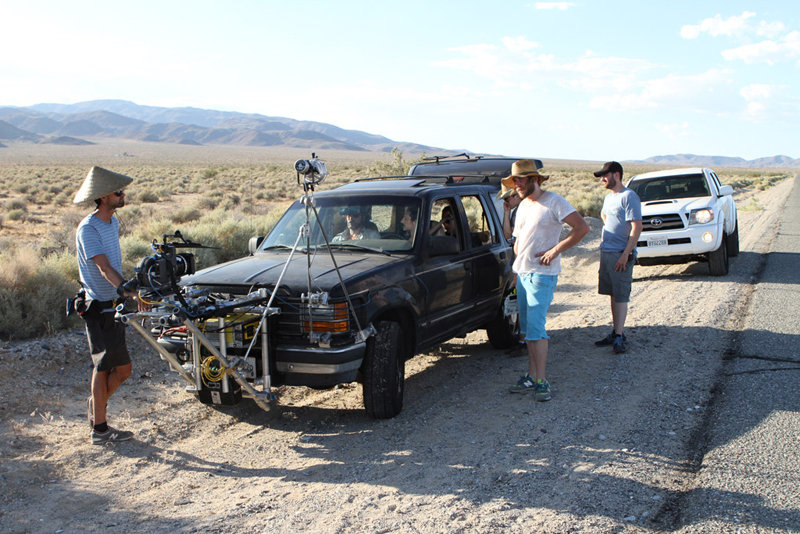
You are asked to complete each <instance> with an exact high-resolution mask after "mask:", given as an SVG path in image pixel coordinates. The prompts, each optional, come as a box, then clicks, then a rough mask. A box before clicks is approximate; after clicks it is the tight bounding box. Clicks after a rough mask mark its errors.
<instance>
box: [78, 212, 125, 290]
mask: <svg viewBox="0 0 800 534" xmlns="http://www.w3.org/2000/svg"><path fill="white" fill-rule="evenodd" d="M75 245H76V248H77V255H78V272H79V273H80V277H81V283H83V285H84V287H85V288H86V293H88V294H89V296H90V297H91V298H92V299H94V300H102V301H106V300H114V299H115V298H117V296H118V295H117V288H115V287H114V286H113V285H111V282H109V281H108V280H106V279H105V278H103V275H102V274H100V269H99V268H98V267H97V264H96V263H95V262H94V261H93V260H92V258H94V257H95V256H97V255H99V254H105V255H106V257H107V258H108V261H109V262H110V263H111V266H112V267H113V268H114V269H116V270H117V272H118V273H122V250H121V249H120V246H119V221H118V220H117V218H116V217H113V216H112V217H111V222H110V223H107V222H104V221H103V220H102V219H100V218H99V217H96V216H95V215H94V214H91V215H88V216H87V217H86V218H84V219H83V220H82V221H81V223H80V224H79V225H78V230H77V232H76V233H75Z"/></svg>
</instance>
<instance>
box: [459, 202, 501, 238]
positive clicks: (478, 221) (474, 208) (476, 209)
mask: <svg viewBox="0 0 800 534" xmlns="http://www.w3.org/2000/svg"><path fill="white" fill-rule="evenodd" d="M461 203H462V204H463V205H464V211H465V213H466V214H467V222H468V224H469V242H470V244H471V246H472V247H473V248H474V247H480V246H483V245H487V244H489V243H497V242H498V241H499V238H498V235H497V232H496V230H495V228H494V226H493V225H492V222H491V220H490V219H489V217H488V215H487V214H486V211H485V210H484V206H483V203H482V202H481V199H480V198H479V197H477V196H463V197H461Z"/></svg>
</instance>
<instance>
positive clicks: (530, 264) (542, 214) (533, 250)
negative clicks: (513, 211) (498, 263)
mask: <svg viewBox="0 0 800 534" xmlns="http://www.w3.org/2000/svg"><path fill="white" fill-rule="evenodd" d="M574 211H575V208H573V207H572V205H571V204H570V203H569V202H567V199H565V198H564V197H562V196H561V195H557V194H555V193H551V192H550V191H545V192H543V193H542V196H540V197H539V198H538V199H537V200H530V199H529V198H526V199H524V200H523V201H522V202H521V203H520V205H519V207H518V208H517V220H516V221H515V222H514V233H513V235H514V237H515V238H516V239H517V258H516V259H515V260H514V265H513V269H514V272H515V273H517V274H527V273H540V274H550V275H552V274H558V273H560V272H561V255H560V254H559V255H558V256H557V257H556V259H554V260H553V261H551V262H550V265H543V264H541V263H539V258H537V257H536V254H538V253H540V252H547V251H548V250H550V249H551V248H553V247H554V246H556V245H557V244H558V242H559V241H560V240H561V228H562V226H563V222H562V221H563V220H564V219H565V218H566V217H567V216H568V215H569V214H570V213H572V212H574Z"/></svg>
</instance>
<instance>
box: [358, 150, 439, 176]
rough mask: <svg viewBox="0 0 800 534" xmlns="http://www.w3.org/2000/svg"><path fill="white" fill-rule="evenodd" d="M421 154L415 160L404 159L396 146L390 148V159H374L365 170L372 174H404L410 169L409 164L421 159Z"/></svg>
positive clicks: (423, 155) (422, 156)
mask: <svg viewBox="0 0 800 534" xmlns="http://www.w3.org/2000/svg"><path fill="white" fill-rule="evenodd" d="M424 157H425V154H422V155H421V156H420V157H419V159H417V160H415V161H406V160H405V158H404V157H403V152H402V151H401V150H399V149H398V148H397V147H395V148H393V149H392V159H391V160H390V161H376V162H375V163H373V164H372V165H370V166H369V168H368V169H367V172H368V173H369V174H371V175H374V176H404V175H407V174H408V171H409V170H411V166H412V165H414V164H415V163H418V162H420V161H422V160H423V158H424Z"/></svg>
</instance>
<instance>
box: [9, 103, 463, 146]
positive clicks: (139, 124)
mask: <svg viewBox="0 0 800 534" xmlns="http://www.w3.org/2000/svg"><path fill="white" fill-rule="evenodd" d="M92 138H121V139H135V140H139V141H150V142H156V143H178V144H185V145H240V146H287V147H295V148H314V149H328V150H357V151H372V152H391V151H392V149H393V148H395V147H396V148H398V149H399V150H401V151H403V152H411V153H419V152H431V151H435V152H437V153H439V152H442V149H437V148H435V147H430V146H426V145H421V144H417V143H406V142H398V141H393V140H392V139H389V138H387V137H383V136H380V135H374V134H370V133H366V132H361V131H358V130H345V129H343V128H339V127H337V126H334V125H332V124H326V123H322V122H314V121H299V120H295V119H289V118H286V117H268V116H265V115H259V114H255V113H238V112H233V111H215V110H208V109H198V108H192V107H183V108H164V107H155V106H140V105H138V104H135V103H133V102H128V101H125V100H92V101H89V102H80V103H78V104H36V105H33V106H28V107H0V142H2V141H3V140H13V141H22V142H26V141H27V142H32V143H55V144H66V145H82V144H91V143H92V141H90V139H92ZM444 152H450V151H449V150H445V151H444Z"/></svg>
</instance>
